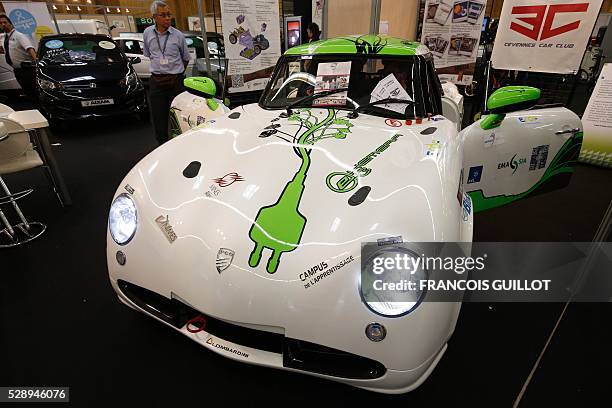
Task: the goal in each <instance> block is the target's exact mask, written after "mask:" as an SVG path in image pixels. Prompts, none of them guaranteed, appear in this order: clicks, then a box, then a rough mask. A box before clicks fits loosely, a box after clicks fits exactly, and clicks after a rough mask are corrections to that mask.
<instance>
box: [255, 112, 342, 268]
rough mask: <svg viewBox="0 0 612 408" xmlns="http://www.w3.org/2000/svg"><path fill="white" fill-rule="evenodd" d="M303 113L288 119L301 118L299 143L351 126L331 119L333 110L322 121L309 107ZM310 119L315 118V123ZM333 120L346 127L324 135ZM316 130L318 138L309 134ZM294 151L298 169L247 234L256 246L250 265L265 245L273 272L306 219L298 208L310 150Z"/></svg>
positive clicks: (299, 236)
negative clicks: (298, 163)
mask: <svg viewBox="0 0 612 408" xmlns="http://www.w3.org/2000/svg"><path fill="white" fill-rule="evenodd" d="M303 112H305V113H306V114H307V117H306V118H302V117H300V116H299V115H300V114H299V113H298V114H294V115H292V116H291V117H289V120H290V121H300V122H301V123H302V125H304V126H305V127H306V129H307V130H306V132H304V133H303V134H302V135H301V136H300V138H299V139H298V144H300V145H303V144H313V143H314V142H315V141H318V140H321V139H323V138H325V137H332V136H333V137H336V138H338V137H339V136H338V135H340V134H341V136H340V137H339V138H344V137H345V135H346V133H348V132H349V129H348V128H349V127H350V126H352V124H350V123H349V122H348V121H340V120H336V121H333V119H334V116H335V112H334V110H332V109H329V110H328V111H327V117H326V118H325V119H323V120H322V121H321V122H318V121H317V120H316V117H315V116H313V115H312V114H311V112H310V110H306V111H303ZM303 112H300V113H303ZM311 119H314V120H315V123H313V122H312V120H311ZM332 123H335V124H337V125H342V126H346V128H342V129H341V130H340V129H336V132H335V133H334V134H331V135H326V134H325V130H326V129H327V128H328V127H329V126H330V125H331V124H332ZM319 130H323V131H322V132H321V135H320V136H319V137H311V136H312V135H315V133H316V132H317V131H319ZM297 151H298V152H299V155H300V158H301V159H302V164H301V166H300V168H299V170H298V171H297V173H296V174H295V175H294V176H293V178H292V179H291V181H289V182H288V183H287V185H286V186H285V188H284V189H283V192H282V193H281V195H280V197H279V198H278V200H277V201H276V203H274V204H272V205H269V206H266V207H262V208H261V209H260V210H259V212H258V213H257V216H256V217H255V222H254V223H253V225H252V226H251V229H250V231H249V237H250V238H251V240H252V241H253V242H254V243H255V248H254V249H253V252H251V256H250V257H249V265H250V266H251V267H252V268H254V267H256V266H257V265H259V262H260V261H261V255H262V251H263V250H264V248H268V249H270V250H272V256H271V257H270V259H269V260H268V264H267V268H266V269H267V271H268V272H269V273H274V272H276V270H277V269H278V265H279V263H280V257H281V255H282V254H283V253H284V252H290V251H293V250H294V249H295V248H297V246H298V245H299V243H300V240H301V239H302V234H303V233H304V228H305V227H306V221H307V219H306V217H304V215H302V214H301V213H300V210H299V208H298V207H299V205H300V201H301V199H302V194H303V193H304V181H305V179H306V174H307V172H308V168H309V167H310V151H309V150H306V148H304V147H302V146H299V147H297Z"/></svg>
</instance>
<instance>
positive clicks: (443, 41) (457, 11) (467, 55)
mask: <svg viewBox="0 0 612 408" xmlns="http://www.w3.org/2000/svg"><path fill="white" fill-rule="evenodd" d="M486 6H487V2H486V0H427V3H425V14H424V19H425V21H423V33H422V35H421V42H422V43H423V44H425V45H426V46H427V48H429V50H430V51H431V53H432V54H433V56H434V63H435V65H436V69H437V71H438V75H439V76H440V79H443V80H447V81H450V82H453V83H456V84H461V85H468V84H470V83H472V79H473V76H474V69H475V67H476V57H477V56H478V43H479V42H480V33H481V31H482V20H483V18H484V14H485V13H484V11H485V8H486Z"/></svg>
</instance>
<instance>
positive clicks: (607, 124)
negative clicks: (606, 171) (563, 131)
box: [580, 64, 612, 167]
mask: <svg viewBox="0 0 612 408" xmlns="http://www.w3.org/2000/svg"><path fill="white" fill-rule="evenodd" d="M582 126H583V128H584V138H583V141H582V149H581V150H580V161H582V162H586V163H591V164H597V165H600V166H605V167H612V64H605V65H604V67H603V69H602V70H601V74H600V75H599V79H598V80H597V85H595V90H594V91H593V93H592V94H591V98H590V99H589V103H588V105H587V107H586V109H585V111H584V115H583V116H582Z"/></svg>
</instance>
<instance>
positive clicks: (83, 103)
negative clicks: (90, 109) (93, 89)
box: [81, 98, 115, 106]
mask: <svg viewBox="0 0 612 408" xmlns="http://www.w3.org/2000/svg"><path fill="white" fill-rule="evenodd" d="M114 103H115V101H113V100H112V99H111V98H107V99H93V100H91V101H81V106H100V105H113V104H114Z"/></svg>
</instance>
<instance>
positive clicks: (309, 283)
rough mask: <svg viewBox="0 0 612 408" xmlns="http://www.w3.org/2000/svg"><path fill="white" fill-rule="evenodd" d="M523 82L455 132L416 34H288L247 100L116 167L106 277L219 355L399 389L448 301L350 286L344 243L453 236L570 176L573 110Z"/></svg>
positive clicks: (428, 350)
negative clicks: (289, 44) (265, 79)
mask: <svg viewBox="0 0 612 408" xmlns="http://www.w3.org/2000/svg"><path fill="white" fill-rule="evenodd" d="M539 94H540V93H539V91H538V90H537V89H535V88H529V87H508V88H502V89H500V90H498V91H497V92H495V93H494V94H493V95H492V96H491V98H490V99H489V101H488V108H489V114H488V115H486V116H485V117H484V118H483V119H481V120H480V121H478V122H476V123H474V124H472V125H471V126H469V127H468V128H466V129H464V130H462V131H458V128H459V127H460V126H458V124H457V123H456V120H458V119H457V118H459V117H460V115H459V113H460V111H461V109H460V107H459V106H457V104H456V103H455V102H453V100H452V99H449V98H446V97H444V96H443V95H442V87H441V85H440V81H439V79H438V77H437V75H436V71H435V69H434V65H433V60H432V56H431V54H430V53H429V51H428V49H427V48H426V47H424V46H421V45H419V44H418V43H412V42H406V41H402V40H400V39H396V38H392V37H387V36H373V35H366V36H360V37H357V36H352V37H344V38H337V39H332V40H325V41H319V42H315V43H310V44H305V45H302V46H298V47H294V48H291V49H290V50H288V51H287V52H286V53H285V54H284V55H283V56H282V57H281V58H280V60H279V62H278V64H277V67H276V69H275V71H274V73H273V75H272V78H271V80H270V82H269V84H268V86H267V88H266V89H265V91H264V93H263V95H262V97H261V99H260V101H259V103H258V104H252V105H246V106H242V107H239V108H236V109H234V110H233V111H231V112H230V113H228V114H227V115H225V116H223V117H220V118H216V119H215V120H214V121H213V122H208V123H206V124H205V126H203V127H202V126H201V127H199V128H198V129H192V130H189V131H187V132H186V133H184V134H182V135H181V136H180V137H177V138H174V139H172V140H171V141H170V142H168V143H166V144H164V145H163V146H161V147H159V148H158V149H157V150H155V151H153V152H152V153H150V154H149V155H148V156H147V157H145V158H144V159H143V160H141V161H140V163H138V164H137V165H136V166H135V167H134V168H133V169H132V170H131V171H130V172H129V173H128V174H127V176H126V177H125V179H124V180H123V182H122V183H121V185H120V186H119V189H118V190H117V192H116V194H115V197H114V199H113V202H112V205H111V208H110V214H109V224H108V226H109V231H108V238H107V261H108V269H109V276H110V280H111V283H112V286H113V288H114V289H115V291H116V293H117V295H118V297H119V299H120V300H121V301H122V302H123V303H125V304H126V305H128V306H130V307H132V308H134V309H137V310H139V311H141V312H143V313H145V314H147V315H149V316H152V317H154V318H156V319H158V320H160V321H161V322H163V323H166V324H167V325H169V326H170V327H172V328H174V329H176V330H178V331H180V332H181V333H183V334H184V335H185V336H187V337H189V338H191V339H192V340H194V341H196V342H198V343H200V344H201V345H203V346H204V347H206V348H208V349H210V350H212V351H214V352H217V353H220V354H222V355H224V356H226V357H228V358H231V359H235V360H239V361H242V362H245V363H251V364H257V365H263V366H267V367H274V368H279V369H284V370H291V371H298V372H302V373H306V374H311V375H315V376H319V377H324V378H328V379H332V380H336V381H341V382H344V383H347V384H350V385H353V386H356V387H361V388H365V389H369V390H372V391H378V392H385V393H403V392H407V391H410V390H412V389H414V388H415V387H418V386H419V385H420V384H421V383H422V382H423V381H424V380H425V379H426V378H427V377H428V376H429V374H430V373H431V372H432V370H433V369H434V368H435V366H436V364H437V363H438V361H439V360H440V359H441V358H442V356H443V354H444V352H445V350H446V349H447V341H448V340H449V338H450V337H451V334H452V333H453V330H454V328H455V324H456V322H457V317H458V315H459V310H460V303H450V302H447V303H440V302H428V301H427V294H425V293H422V294H420V295H419V297H418V299H414V302H401V303H399V302H397V303H396V302H386V303H385V302H374V303H369V302H367V301H365V300H364V299H365V297H364V294H363V293H362V292H363V291H364V290H366V289H365V288H362V286H361V285H360V276H361V275H360V269H361V265H360V245H361V243H363V242H379V243H380V244H381V245H382V246H381V248H382V249H381V250H383V251H386V252H387V253H393V251H394V250H395V247H394V245H393V243H396V242H399V241H401V242H441V241H451V242H470V241H471V240H472V222H473V212H474V211H473V210H476V211H478V210H481V209H486V208H491V207H494V206H499V205H503V204H506V203H508V202H511V201H514V200H516V199H518V198H521V197H523V196H525V195H527V194H530V193H533V192H536V191H540V190H542V189H544V188H547V186H549V185H552V183H550V182H551V181H556V180H561V179H564V178H566V177H567V176H568V175H570V174H571V167H570V165H569V164H571V161H572V160H574V159H575V157H576V156H577V153H578V150H579V148H580V143H581V136H582V126H581V123H580V120H579V118H578V117H577V116H576V115H575V114H573V113H572V112H570V111H569V110H567V109H565V108H563V107H545V108H535V109H530V108H532V107H533V106H534V105H535V104H536V103H537V100H538V98H539ZM521 109H523V110H521ZM451 119H452V120H451ZM384 244H387V245H384Z"/></svg>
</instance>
